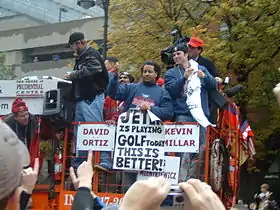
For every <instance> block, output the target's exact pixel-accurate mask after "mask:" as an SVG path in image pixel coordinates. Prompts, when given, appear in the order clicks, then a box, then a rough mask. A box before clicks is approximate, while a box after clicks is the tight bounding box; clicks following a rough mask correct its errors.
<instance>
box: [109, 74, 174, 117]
mask: <svg viewBox="0 0 280 210" xmlns="http://www.w3.org/2000/svg"><path fill="white" fill-rule="evenodd" d="M108 95H109V96H110V97H111V98H112V99H115V100H120V101H124V104H125V107H124V110H123V111H124V112H126V111H127V110H128V109H129V108H136V107H137V106H139V105H140V104H143V103H148V104H150V105H151V112H153V113H154V114H155V115H156V116H157V117H159V118H160V119H161V120H162V121H165V120H171V119H172V118H173V105H172V100H171V97H170V95H169V93H168V92H167V91H166V90H165V89H164V88H162V87H160V86H158V85H156V83H154V84H145V83H131V84H122V85H120V84H119V81H118V76H117V75H115V76H114V77H113V79H112V80H111V81H110V83H109V88H108Z"/></svg>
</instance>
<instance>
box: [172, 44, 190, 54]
mask: <svg viewBox="0 0 280 210" xmlns="http://www.w3.org/2000/svg"><path fill="white" fill-rule="evenodd" d="M178 51H182V52H184V53H187V52H188V47H187V45H185V44H178V45H176V46H174V47H173V50H172V53H174V52H178Z"/></svg>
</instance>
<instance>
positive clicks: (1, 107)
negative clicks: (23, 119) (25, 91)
mask: <svg viewBox="0 0 280 210" xmlns="http://www.w3.org/2000/svg"><path fill="white" fill-rule="evenodd" d="M14 100H15V98H0V116H2V115H8V114H10V113H11V112H12V104H13V102H14ZM23 100H24V102H25V103H26V105H27V107H28V110H29V112H30V113H31V114H33V115H41V114H43V104H44V98H23Z"/></svg>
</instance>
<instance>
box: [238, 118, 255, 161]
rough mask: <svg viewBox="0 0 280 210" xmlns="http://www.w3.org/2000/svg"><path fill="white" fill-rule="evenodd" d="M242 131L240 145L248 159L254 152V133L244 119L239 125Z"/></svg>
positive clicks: (251, 157)
mask: <svg viewBox="0 0 280 210" xmlns="http://www.w3.org/2000/svg"><path fill="white" fill-rule="evenodd" d="M241 132H242V147H243V150H244V151H245V152H246V153H247V154H248V155H249V157H250V159H251V160H252V159H253V156H254V155H255V154H256V150H255V146H254V133H253V131H252V129H251V127H250V125H249V123H248V121H247V120H246V121H245V122H244V123H243V125H242V126H241Z"/></svg>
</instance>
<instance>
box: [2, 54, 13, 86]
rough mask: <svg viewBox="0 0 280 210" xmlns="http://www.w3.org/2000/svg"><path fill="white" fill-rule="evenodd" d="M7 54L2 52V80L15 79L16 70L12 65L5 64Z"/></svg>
mask: <svg viewBox="0 0 280 210" xmlns="http://www.w3.org/2000/svg"><path fill="white" fill-rule="evenodd" d="M5 59H6V56H5V55H4V54H0V80H6V79H14V78H15V75H14V71H13V69H12V67H11V66H5Z"/></svg>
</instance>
